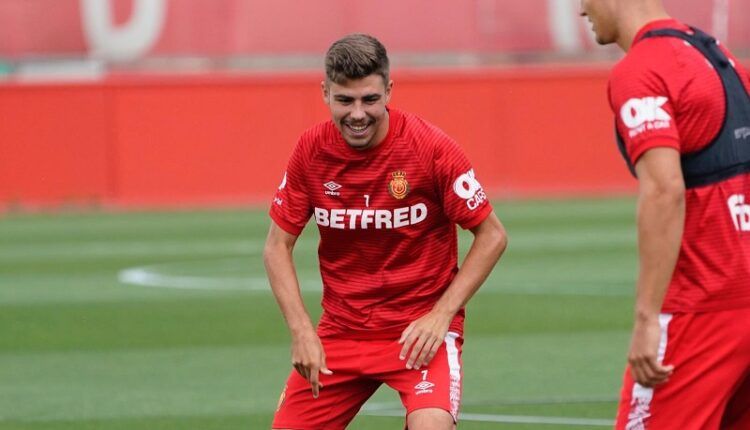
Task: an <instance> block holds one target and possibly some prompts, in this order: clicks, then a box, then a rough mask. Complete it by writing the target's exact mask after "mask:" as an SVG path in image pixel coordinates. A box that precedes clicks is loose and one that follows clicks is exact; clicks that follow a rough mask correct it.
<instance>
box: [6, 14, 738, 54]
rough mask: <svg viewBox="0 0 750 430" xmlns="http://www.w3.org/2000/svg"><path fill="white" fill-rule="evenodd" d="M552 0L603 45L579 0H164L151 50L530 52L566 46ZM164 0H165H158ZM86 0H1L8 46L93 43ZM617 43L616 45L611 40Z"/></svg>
mask: <svg viewBox="0 0 750 430" xmlns="http://www.w3.org/2000/svg"><path fill="white" fill-rule="evenodd" d="M98 1H101V2H107V4H109V5H110V6H111V16H110V17H109V18H110V21H111V23H112V24H113V25H114V26H122V25H123V24H124V23H127V22H128V21H129V20H130V19H131V17H132V15H133V8H134V7H135V6H134V3H135V2H134V0H98ZM551 1H554V2H557V3H559V4H562V5H563V6H564V7H567V9H566V10H568V14H567V15H566V16H563V17H557V18H554V19H555V20H557V19H564V20H571V23H570V25H573V26H574V27H575V28H576V29H577V32H578V34H579V38H580V40H579V41H580V42H581V44H582V47H581V49H582V50H583V51H586V50H594V51H597V52H598V51H599V50H600V48H599V47H598V46H595V44H593V43H592V42H591V36H590V31H589V24H588V23H587V22H586V20H585V19H582V18H579V17H578V16H577V12H578V6H579V1H578V0H524V1H517V0H461V1H453V0H409V1H402V0H378V1H375V2H352V1H347V0H326V1H325V2H321V1H317V2H316V1H308V0H273V1H268V0H164V1H163V4H165V5H166V10H165V14H164V19H163V20H162V24H163V25H162V26H161V30H160V31H159V34H158V37H157V39H156V41H155V42H154V44H153V46H151V47H150V48H149V49H148V50H147V52H145V53H144V54H143V56H145V57H149V56H155V57H165V56H168V57H173V56H180V55H197V56H216V57H222V56H232V55H257V54H272V55H277V54H292V55H298V54H304V53H307V54H312V55H315V57H316V58H318V56H320V54H321V53H322V52H325V50H326V49H327V48H328V46H329V45H330V44H331V42H333V41H334V40H336V39H338V38H339V37H341V36H342V35H344V34H347V33H351V32H366V33H371V34H374V35H376V36H377V37H378V38H379V39H380V40H381V41H382V42H383V43H384V44H385V45H386V46H387V47H388V49H389V52H391V53H398V52H406V53H417V52H436V53H446V52H474V53H499V52H506V53H507V52H525V51H544V52H547V51H555V50H557V49H559V47H558V46H557V43H556V40H555V32H554V30H553V28H552V25H551V22H552V21H553V19H551V17H552V14H553V10H551V9H550V3H551ZM160 3H161V2H160ZM714 3H715V0H665V5H666V7H667V10H668V11H670V12H671V13H673V14H674V16H675V17H676V18H678V19H681V20H683V21H685V22H688V23H691V24H693V25H696V26H698V27H701V28H703V29H704V30H706V31H709V32H714V31H715V30H717V29H715V28H713V27H714V24H713V11H714ZM82 10H83V9H82V3H81V0H2V1H0V56H2V57H6V58H10V59H19V58H26V57H32V58H38V57H39V56H44V55H54V56H58V57H59V56H67V57H71V56H73V57H78V56H87V55H89V53H90V50H91V46H90V40H88V39H87V37H86V31H85V28H84V25H83V22H84V18H83V16H82ZM748 14H750V2H747V1H746V0H731V1H730V2H729V3H728V10H727V18H726V25H727V27H728V28H727V34H726V36H727V40H724V42H725V43H727V44H728V45H729V46H731V47H732V48H733V49H734V50H735V52H739V50H740V49H743V50H747V49H750V26H748V25H747V17H748ZM613 49H616V48H613Z"/></svg>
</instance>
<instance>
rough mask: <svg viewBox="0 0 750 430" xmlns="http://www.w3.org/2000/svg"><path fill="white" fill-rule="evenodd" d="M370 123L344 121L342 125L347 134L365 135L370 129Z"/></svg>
mask: <svg viewBox="0 0 750 430" xmlns="http://www.w3.org/2000/svg"><path fill="white" fill-rule="evenodd" d="M371 125H372V123H371V122H367V123H364V124H352V123H345V124H344V126H345V127H346V129H347V130H348V131H349V134H351V135H352V136H354V137H363V136H365V135H367V132H368V131H369V130H370V126H371Z"/></svg>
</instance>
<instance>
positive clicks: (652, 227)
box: [628, 148, 685, 387]
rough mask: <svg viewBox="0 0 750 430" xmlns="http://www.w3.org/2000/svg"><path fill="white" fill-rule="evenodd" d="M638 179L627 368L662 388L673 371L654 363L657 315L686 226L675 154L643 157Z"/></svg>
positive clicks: (655, 151)
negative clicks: (636, 256)
mask: <svg viewBox="0 0 750 430" xmlns="http://www.w3.org/2000/svg"><path fill="white" fill-rule="evenodd" d="M635 168H636V173H637V174H638V181H639V193H638V215H637V220H638V254H639V260H640V270H639V274H638V281H637V285H636V302H635V322H634V327H633V338H632V340H631V345H630V351H629V353H628V362H629V363H630V366H631V371H632V373H633V377H634V379H635V380H636V381H637V382H638V383H639V384H641V385H643V386H647V387H648V386H653V385H656V384H659V383H662V382H665V381H666V380H667V378H668V377H669V375H670V374H671V373H672V370H673V368H672V366H664V365H662V363H659V361H658V357H657V354H658V346H659V339H660V331H661V329H660V327H659V313H660V311H661V306H662V303H663V302H664V296H665V295H666V292H667V287H668V286H669V282H670V280H671V279H672V274H673V272H674V268H675V265H676V264H677V257H678V255H679V252H680V243H681V241H682V230H683V227H684V223H685V183H684V180H683V178H682V169H681V166H680V154H679V153H678V152H677V151H676V150H675V149H672V148H654V149H651V150H649V151H647V152H646V153H645V154H644V155H643V156H642V157H641V158H640V160H639V161H638V163H637V164H636V166H635Z"/></svg>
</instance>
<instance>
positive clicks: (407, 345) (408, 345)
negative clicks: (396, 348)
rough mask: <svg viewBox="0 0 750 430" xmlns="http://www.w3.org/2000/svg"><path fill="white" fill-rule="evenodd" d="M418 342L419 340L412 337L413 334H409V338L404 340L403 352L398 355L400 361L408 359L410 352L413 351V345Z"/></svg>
mask: <svg viewBox="0 0 750 430" xmlns="http://www.w3.org/2000/svg"><path fill="white" fill-rule="evenodd" d="M416 340H417V339H416V338H415V337H413V336H411V333H410V334H409V336H407V337H406V338H404V341H403V344H404V346H402V347H401V352H399V353H398V359H399V360H404V359H405V358H406V355H407V354H409V350H410V349H411V347H412V345H414V341H416ZM399 342H401V341H399Z"/></svg>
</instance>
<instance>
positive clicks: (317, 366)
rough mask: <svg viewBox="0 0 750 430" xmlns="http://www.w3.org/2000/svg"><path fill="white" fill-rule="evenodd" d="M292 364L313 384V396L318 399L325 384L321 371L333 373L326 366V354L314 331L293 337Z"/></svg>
mask: <svg viewBox="0 0 750 430" xmlns="http://www.w3.org/2000/svg"><path fill="white" fill-rule="evenodd" d="M292 365H293V366H294V369H295V370H297V373H299V374H300V375H302V377H303V378H305V379H307V381H308V382H310V385H312V394H313V398H315V399H317V398H318V394H319V393H320V389H321V388H323V384H321V383H320V375H319V373H323V374H324V375H332V374H333V372H331V371H330V370H328V367H327V366H326V355H325V352H324V351H323V345H322V344H321V343H320V338H319V337H318V335H317V334H315V332H314V331H308V332H305V333H303V334H301V335H299V336H293V338H292Z"/></svg>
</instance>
